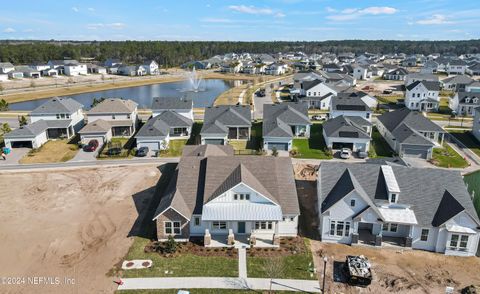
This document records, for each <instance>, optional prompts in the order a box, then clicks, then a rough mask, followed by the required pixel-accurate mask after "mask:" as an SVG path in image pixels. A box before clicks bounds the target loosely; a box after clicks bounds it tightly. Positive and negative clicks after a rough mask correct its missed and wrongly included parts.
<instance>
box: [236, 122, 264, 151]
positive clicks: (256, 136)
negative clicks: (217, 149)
mask: <svg viewBox="0 0 480 294" xmlns="http://www.w3.org/2000/svg"><path fill="white" fill-rule="evenodd" d="M229 145H231V146H232V147H233V149H235V151H236V154H239V155H251V154H258V155H260V154H262V153H261V152H260V151H261V149H262V122H254V123H252V128H251V133H250V140H249V141H245V140H230V141H229Z"/></svg>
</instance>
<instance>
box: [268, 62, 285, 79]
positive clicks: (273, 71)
mask: <svg viewBox="0 0 480 294" xmlns="http://www.w3.org/2000/svg"><path fill="white" fill-rule="evenodd" d="M286 71H287V65H285V64H280V63H272V64H270V65H268V66H267V67H266V68H265V74H267V75H273V76H279V75H283V74H285V72H286Z"/></svg>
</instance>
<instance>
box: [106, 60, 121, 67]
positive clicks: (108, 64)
mask: <svg viewBox="0 0 480 294" xmlns="http://www.w3.org/2000/svg"><path fill="white" fill-rule="evenodd" d="M104 65H105V67H114V66H120V65H122V61H121V60H120V59H116V58H109V59H107V60H106V61H105V63H104Z"/></svg>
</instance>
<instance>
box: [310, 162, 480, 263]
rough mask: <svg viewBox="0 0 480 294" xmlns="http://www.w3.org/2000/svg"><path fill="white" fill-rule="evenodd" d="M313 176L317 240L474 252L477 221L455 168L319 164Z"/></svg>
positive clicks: (443, 251) (472, 253) (465, 252)
mask: <svg viewBox="0 0 480 294" xmlns="http://www.w3.org/2000/svg"><path fill="white" fill-rule="evenodd" d="M318 174H319V179H318V181H317V183H318V189H317V192H318V209H317V211H318V213H319V218H320V225H319V233H320V235H321V240H322V242H330V243H343V244H353V245H355V244H363V245H366V246H375V247H377V248H378V247H381V246H384V245H386V246H388V245H390V244H392V243H393V244H395V245H397V246H402V247H406V248H412V249H419V250H427V251H433V252H439V253H443V254H445V255H457V256H475V254H476V252H477V248H478V244H479V236H480V231H479V225H480V221H479V219H478V217H477V215H476V212H475V208H474V206H473V203H472V200H471V197H470V195H469V193H468V191H467V189H466V187H465V184H464V182H463V179H462V176H461V174H460V172H458V171H449V170H443V169H433V168H412V167H405V166H400V165H395V166H391V165H380V164H348V163H339V162H323V163H322V164H321V165H320V169H319V171H318ZM392 252H393V251H392Z"/></svg>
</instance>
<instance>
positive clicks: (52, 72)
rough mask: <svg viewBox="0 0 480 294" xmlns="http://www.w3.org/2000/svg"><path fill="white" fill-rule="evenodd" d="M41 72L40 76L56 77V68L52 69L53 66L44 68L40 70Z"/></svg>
mask: <svg viewBox="0 0 480 294" xmlns="http://www.w3.org/2000/svg"><path fill="white" fill-rule="evenodd" d="M41 73H42V76H44V77H56V76H58V70H56V69H53V68H48V69H44V70H42V72H41Z"/></svg>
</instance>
